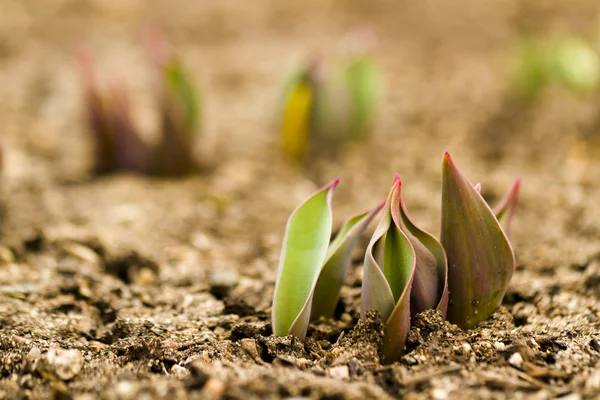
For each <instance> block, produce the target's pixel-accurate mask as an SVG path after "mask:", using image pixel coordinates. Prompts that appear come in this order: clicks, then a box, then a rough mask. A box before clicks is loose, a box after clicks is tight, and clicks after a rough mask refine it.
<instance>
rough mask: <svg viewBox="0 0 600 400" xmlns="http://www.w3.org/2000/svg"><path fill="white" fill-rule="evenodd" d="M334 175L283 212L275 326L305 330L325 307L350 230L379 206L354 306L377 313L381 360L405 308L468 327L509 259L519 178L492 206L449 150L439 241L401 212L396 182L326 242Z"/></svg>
mask: <svg viewBox="0 0 600 400" xmlns="http://www.w3.org/2000/svg"><path fill="white" fill-rule="evenodd" d="M337 183H338V181H337V180H335V181H333V182H331V183H330V184H328V185H327V186H325V187H324V188H322V189H321V190H319V191H318V192H317V193H315V194H314V195H312V196H311V197H310V198H309V199H308V200H306V201H305V202H304V203H303V204H302V205H300V206H299V207H298V208H297V209H296V210H295V211H294V212H293V213H292V215H291V216H290V219H289V221H288V225H287V229H286V234H285V238H284V244H283V249H282V253H281V260H280V265H279V270H278V275H277V283H276V286H275V297H274V301H273V315H272V318H273V331H274V333H275V334H276V335H288V334H294V335H296V336H299V337H301V338H304V336H305V335H306V329H307V325H308V323H309V321H310V320H311V319H314V318H315V317H317V316H321V315H323V316H326V317H331V316H332V315H333V309H334V308H335V303H336V302H337V299H338V297H339V291H340V288H341V286H342V283H343V280H344V277H345V276H346V274H347V271H348V265H349V262H350V258H349V257H350V253H351V251H352V248H353V247H354V245H355V243H356V239H357V237H358V235H360V233H361V232H362V231H363V230H364V229H365V227H366V226H367V225H368V224H369V222H370V220H371V219H372V218H374V216H375V215H376V214H377V213H378V212H379V211H380V210H381V209H383V213H382V215H381V217H380V219H379V223H378V225H377V227H376V228H375V232H374V234H373V236H372V238H371V240H370V243H369V245H368V246H367V249H366V253H365V258H364V273H363V285H362V293H361V315H362V316H363V317H364V316H365V314H366V313H367V312H368V311H371V310H377V311H379V313H380V314H381V316H382V319H383V321H384V323H385V327H384V341H383V362H384V363H390V362H394V361H396V360H398V359H399V358H400V357H401V356H402V355H403V354H404V351H405V350H404V347H405V343H406V338H407V336H408V332H409V330H410V327H411V318H412V317H413V316H414V315H415V314H417V313H420V312H422V311H425V310H428V309H434V310H438V311H439V312H440V313H441V314H442V316H443V317H444V318H447V319H448V321H450V322H452V323H455V324H457V325H458V326H459V327H461V328H463V329H470V328H472V327H474V326H475V325H476V324H477V323H479V322H481V321H483V320H485V319H487V318H489V316H490V315H491V314H492V313H493V312H494V311H495V310H496V308H497V307H498V306H499V305H500V304H501V302H502V298H503V297H504V294H505V293H506V290H507V287H508V284H509V282H510V279H511V277H512V275H513V272H514V268H515V257H514V253H513V250H512V247H511V245H510V242H509V240H508V231H509V225H510V222H511V219H512V216H513V213H514V209H515V206H516V203H517V198H518V192H519V187H520V180H519V179H517V180H515V182H514V184H513V185H512V187H511V188H510V189H509V191H508V193H507V194H506V195H505V197H504V198H503V200H502V201H501V202H500V204H499V205H498V207H496V209H495V211H492V209H491V208H490V206H489V205H488V204H487V203H486V201H485V200H484V199H483V197H482V196H481V194H480V190H481V185H479V184H477V185H475V186H473V185H472V184H471V183H470V182H469V181H468V180H467V178H466V177H465V176H464V175H463V174H462V173H461V172H460V171H459V169H458V168H457V167H456V165H455V164H454V162H453V160H452V158H451V157H450V155H449V154H448V153H446V154H445V155H444V158H443V163H442V230H441V240H440V241H438V240H437V239H436V238H434V237H433V236H432V235H430V234H429V233H427V232H425V231H423V230H421V229H419V228H418V227H417V226H416V225H415V223H414V222H413V221H412V219H411V218H410V217H409V215H408V212H407V209H406V205H405V204H404V200H403V197H402V192H401V188H402V183H401V181H400V178H399V176H396V177H395V178H394V182H393V185H392V189H391V190H390V193H389V195H388V197H387V200H386V201H384V202H383V203H382V204H380V205H378V206H377V207H375V208H374V209H373V210H371V211H370V212H368V213H364V214H361V215H359V216H357V217H354V218H352V219H350V220H349V221H348V222H346V224H345V225H344V227H343V228H342V229H341V230H340V233H339V234H338V236H337V237H336V238H335V239H334V240H333V241H332V242H331V244H329V245H328V240H329V235H330V233H331V221H332V212H331V196H332V195H333V189H334V188H335V186H336V185H337Z"/></svg>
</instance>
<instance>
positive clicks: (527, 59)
mask: <svg viewBox="0 0 600 400" xmlns="http://www.w3.org/2000/svg"><path fill="white" fill-rule="evenodd" d="M513 79H514V85H515V89H516V90H517V92H518V93H519V94H521V95H523V96H527V97H535V96H537V95H539V93H540V92H542V91H543V90H544V89H546V88H547V87H549V86H552V85H554V86H559V87H562V88H564V89H566V90H568V91H570V92H572V93H575V94H583V95H585V94H590V93H593V92H594V91H595V90H597V89H598V87H599V85H600V58H599V56H598V53H597V51H596V49H594V47H593V45H591V44H589V43H587V42H585V41H584V40H583V39H580V38H577V37H556V38H551V39H545V40H541V39H528V40H524V41H523V42H522V43H520V45H519V48H518V53H517V67H516V69H515V74H514V78H513Z"/></svg>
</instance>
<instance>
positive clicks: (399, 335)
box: [361, 180, 416, 362]
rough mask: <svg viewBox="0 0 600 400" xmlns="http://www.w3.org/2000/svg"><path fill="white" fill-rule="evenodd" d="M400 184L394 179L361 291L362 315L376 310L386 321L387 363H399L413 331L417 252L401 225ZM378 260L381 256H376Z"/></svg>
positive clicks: (366, 266) (371, 250)
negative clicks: (377, 248) (380, 252)
mask: <svg viewBox="0 0 600 400" xmlns="http://www.w3.org/2000/svg"><path fill="white" fill-rule="evenodd" d="M399 201H400V181H399V180H395V181H394V185H393V186H392V190H391V191H390V194H389V196H388V199H387V202H386V207H385V208H384V211H383V214H382V216H381V219H380V220H379V224H378V225H377V228H376V229H375V233H374V234H373V237H372V238H371V241H370V243H369V246H368V247H367V252H366V254H365V263H364V264H365V265H364V275H363V285H362V292H361V316H362V317H363V318H364V317H365V315H366V313H367V311H370V310H373V309H375V310H377V311H379V312H380V313H381V317H382V319H383V320H384V321H385V330H384V341H383V355H384V362H393V361H395V360H397V359H398V358H399V357H400V356H401V355H402V353H403V352H404V345H405V343H406V337H407V335H408V331H409V329H410V291H411V287H412V282H413V278H414V273H415V266H416V255H415V250H414V248H413V246H412V244H411V242H410V241H409V239H408V238H407V237H406V235H405V234H404V233H403V232H402V229H401V228H400V226H398V223H397V221H398V218H396V219H394V217H393V215H394V214H397V211H393V210H394V209H396V210H398V209H399V207H400V205H399ZM375 246H382V248H383V257H382V258H383V262H382V264H383V265H381V264H380V262H381V260H380V261H379V262H378V261H377V260H376V254H375V251H374V248H375ZM377 258H379V255H377Z"/></svg>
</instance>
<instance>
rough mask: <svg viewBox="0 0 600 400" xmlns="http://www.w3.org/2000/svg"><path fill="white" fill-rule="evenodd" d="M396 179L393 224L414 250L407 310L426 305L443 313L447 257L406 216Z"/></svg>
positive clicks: (438, 245) (445, 294)
mask: <svg viewBox="0 0 600 400" xmlns="http://www.w3.org/2000/svg"><path fill="white" fill-rule="evenodd" d="M396 180H397V181H398V192H397V193H398V194H397V195H398V199H397V203H398V205H399V207H398V208H394V210H393V211H392V215H393V218H394V220H395V221H396V224H397V225H398V226H400V227H401V229H402V231H403V232H404V234H405V235H406V237H407V238H408V240H410V242H411V244H412V246H413V248H414V249H415V254H416V268H415V277H414V280H413V285H412V291H411V314H412V315H415V314H418V313H420V312H422V311H425V310H428V309H435V310H439V311H441V313H442V315H443V316H444V317H445V315H446V309H447V307H448V261H447V260H446V253H445V251H444V248H443V247H442V245H441V244H440V242H438V240H437V239H436V238H434V237H433V236H432V235H430V234H429V233H427V232H425V231H424V230H422V229H419V228H418V227H417V226H416V225H415V224H414V223H413V222H412V220H411V219H410V217H409V216H408V212H407V210H406V205H405V204H404V199H403V198H402V191H401V189H402V183H401V182H400V178H399V177H398V176H396V178H395V181H396Z"/></svg>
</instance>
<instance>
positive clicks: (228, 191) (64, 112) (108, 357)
mask: <svg viewBox="0 0 600 400" xmlns="http://www.w3.org/2000/svg"><path fill="white" fill-rule="evenodd" d="M174 4H177V5H176V6H174ZM0 10H2V12H1V13H0V135H1V136H2V139H3V141H4V144H5V146H6V147H7V150H6V153H7V155H6V169H5V174H4V175H5V176H4V182H3V197H4V200H3V203H4V204H3V214H2V223H1V225H0V230H1V237H0V271H1V273H0V398H10V399H13V398H15V399H16V398H36V399H44V398H77V399H91V398H106V399H117V398H120V399H133V398H206V399H209V398H223V399H253V398H256V399H263V398H265V399H266V398H273V399H277V398H291V397H295V398H312V399H317V398H319V399H371V398H381V399H385V398H398V397H402V396H404V397H405V398H407V399H420V398H423V399H429V398H432V399H445V398H452V399H466V398H484V399H508V398H510V399H519V398H535V399H547V398H554V397H561V398H565V399H582V398H585V399H592V398H597V396H598V395H599V394H600V369H598V365H599V363H600V322H599V318H600V305H599V303H598V297H599V296H600V289H599V287H600V246H599V239H600V202H599V201H598V199H599V198H600V184H599V183H598V179H597V176H598V173H599V172H600V163H599V162H598V161H597V160H598V157H597V156H598V154H600V147H599V146H598V143H600V140H599V139H598V138H599V137H600V130H599V129H598V126H599V124H598V121H600V111H599V110H600V107H599V104H600V99H599V98H598V97H597V98H595V99H594V98H591V99H590V98H587V99H580V98H574V97H573V96H570V95H567V94H565V93H564V92H561V91H559V90H550V91H549V92H548V93H546V94H545V96H543V98H542V99H540V100H539V101H538V102H536V103H535V104H518V103H516V102H515V101H513V100H511V99H510V98H509V97H508V96H507V95H506V93H507V86H508V82H507V77H508V76H509V71H510V66H511V59H510V55H511V49H512V48H513V45H514V43H515V40H516V39H517V37H518V35H519V34H522V33H533V34H543V35H547V34H551V33H574V34H579V35H584V36H589V35H590V34H591V32H593V29H594V23H595V13H597V11H598V6H597V2H596V1H595V0H555V1H541V0H521V1H519V0H493V1H487V2H483V1H476V0H451V1H441V0H437V1H434V0H427V1H419V2H416V1H413V2H410V1H399V2H393V1H387V0H370V1H359V0H326V1H323V0H320V1H315V0H313V1H304V2H291V1H283V2H282V1H275V0H255V1H253V2H249V3H248V4H247V5H246V4H245V3H243V2H234V1H231V0H226V1H212V2H201V1H185V2H183V1H181V2H177V3H174V2H169V1H166V0H153V1H151V2H143V1H141V0H123V1H118V2H117V1H114V2H109V1H100V0H46V1H44V2H43V3H40V2H36V1H33V0H0ZM148 21H154V22H155V23H156V24H157V25H158V26H160V27H162V28H163V29H164V30H165V32H166V34H167V36H168V37H169V38H170V39H171V40H172V41H173V43H174V44H175V45H176V47H177V48H178V49H179V51H180V54H181V55H182V57H183V58H184V60H185V63H186V65H188V66H189V67H190V69H191V70H192V71H193V73H194V76H196V77H197V79H198V81H199V82H200V83H201V84H202V87H203V91H204V95H205V98H206V101H207V105H206V107H207V110H206V115H207V120H206V124H205V134H206V137H207V139H206V140H207V142H209V143H217V144H218V148H217V150H216V151H214V152H211V151H207V153H212V154H218V155H219V156H218V157H217V160H216V162H217V167H216V169H215V171H214V172H212V173H211V174H207V175H204V176H194V177H189V178H183V179H177V180H157V179H149V178H144V177H136V176H127V175H115V176H110V177H104V178H100V179H92V178H91V177H89V175H88V173H87V171H88V168H89V166H90V163H91V160H90V154H91V151H90V142H89V137H88V136H87V135H86V132H85V126H84V124H83V121H82V117H81V115H82V110H81V102H80V98H81V96H80V94H81V93H80V88H79V86H78V80H77V76H76V73H75V72H76V71H75V65H74V62H73V60H72V57H71V53H72V50H73V49H75V48H77V47H78V46H81V45H83V44H89V45H91V46H92V48H93V50H94V52H95V54H97V57H98V59H99V61H100V64H101V66H102V68H103V70H105V71H116V72H117V73H118V74H120V76H122V77H123V79H125V81H126V82H127V84H128V85H129V86H130V87H131V88H132V90H133V91H134V99H135V109H136V114H137V116H138V118H139V120H140V121H141V122H142V123H143V124H144V126H147V127H149V128H151V127H152V126H153V125H154V124H155V121H154V116H153V114H152V111H151V102H150V101H149V100H148V99H149V97H148V94H149V90H148V82H149V77H148V75H149V71H148V70H147V62H146V60H145V59H144V55H143V50H142V49H141V46H140V45H139V40H138V39H139V37H138V32H139V30H140V28H142V27H143V26H144V25H145V24H146V23H147V22H148ZM364 25H368V26H371V27H373V29H374V30H375V31H376V33H377V34H378V35H379V38H380V45H379V48H378V51H377V55H378V58H379V60H380V65H381V68H382V70H383V74H384V80H385V93H384V99H383V101H382V104H381V110H380V114H379V121H378V124H377V129H376V132H375V133H374V135H373V139H372V141H371V143H369V144H368V145H366V146H363V147H360V148H358V147H357V148H352V149H349V150H348V152H347V153H346V154H345V155H344V157H342V159H340V160H338V162H336V163H319V165H313V166H311V168H310V171H309V172H306V171H304V170H302V169H300V168H297V167H295V166H292V165H290V164H289V163H287V162H286V161H285V160H283V159H282V157H281V155H280V154H278V152H277V149H276V135H275V134H274V132H273V118H272V117H273V110H274V108H275V101H276V98H277V95H278V90H279V89H280V84H281V79H282V77H283V76H284V75H285V71H286V70H288V69H289V67H290V66H291V65H293V63H294V62H295V61H298V60H302V59H303V57H306V56H308V55H310V54H312V53H314V52H317V53H319V52H320V53H325V52H327V51H330V50H331V49H336V48H338V47H339V46H338V44H339V42H340V40H341V38H342V37H343V36H344V35H345V34H346V33H347V32H349V31H350V30H352V29H353V28H355V27H360V26H364ZM205 147H208V144H206V145H205ZM444 150H449V151H451V152H452V154H453V156H454V159H455V160H456V161H457V163H458V164H459V165H460V166H461V167H462V169H463V171H464V172H465V173H467V175H468V176H469V177H470V178H472V180H473V181H481V182H482V183H483V190H484V195H485V196H486V197H487V198H488V199H490V201H494V200H497V199H498V198H499V196H501V195H502V193H503V191H504V189H505V188H506V187H507V186H508V184H509V183H510V181H511V180H512V178H513V177H514V176H516V175H520V176H522V178H523V182H524V184H523V191H522V196H521V202H520V205H519V210H518V215H517V218H516V221H515V224H514V228H513V243H514V247H515V250H516V254H517V258H518V269H517V272H516V275H515V277H514V279H513V282H512V284H511V288H510V290H509V293H508V295H507V296H506V298H505V301H504V305H503V307H502V308H501V309H500V310H499V311H498V312H497V313H496V314H494V316H493V317H492V318H491V319H490V320H489V321H487V322H486V323H484V324H481V326H479V327H477V328H476V329H473V330H471V331H467V332H465V331H462V330H460V329H458V328H457V327H456V326H453V325H450V324H448V323H446V322H444V321H442V320H441V319H440V317H439V316H438V315H436V314H435V313H431V312H429V313H424V314H423V315H420V316H418V318H417V320H416V321H415V326H414V328H413V329H412V331H411V333H410V336H409V341H408V352H407V354H406V356H405V357H404V358H403V359H402V361H401V362H399V363H395V364H393V365H391V366H381V365H380V363H379V355H378V351H379V350H378V349H379V347H378V346H379V344H380V341H381V334H380V333H379V332H380V331H381V321H379V320H378V318H377V316H376V315H372V316H371V317H370V318H369V319H367V320H364V321H360V320H359V316H358V300H359V295H360V275H361V274H360V273H361V266H360V257H358V258H357V263H356V266H355V268H354V269H353V270H352V273H351V276H350V277H349V280H348V284H347V286H345V287H344V288H343V292H342V294H343V297H342V302H341V304H340V306H339V307H338V313H337V315H336V318H335V319H334V320H326V321H319V322H318V323H315V324H312V325H311V327H310V328H309V333H308V338H307V340H306V341H300V340H298V339H295V338H292V337H288V338H277V337H274V336H272V335H271V328H270V322H269V313H270V302H271V296H272V292H273V281H274V271H275V268H276V265H277V260H278V256H279V246H280V240H281V234H282V231H283V228H284V224H285V220H286V218H287V216H288V214H289V212H290V211H291V210H292V209H293V207H294V206H295V205H296V204H297V203H298V202H299V201H300V200H301V199H302V198H304V197H305V196H306V195H307V194H309V193H310V192H311V191H312V190H314V188H315V187H316V186H317V185H318V184H320V183H322V182H323V181H325V180H328V179H329V178H332V177H334V176H339V177H340V178H341V180H342V183H341V185H340V187H339V190H338V191H337V193H336V198H335V213H336V220H338V221H339V220H341V219H342V218H344V217H345V216H347V215H349V214H350V213H353V212H356V211H358V210H362V209H366V208H368V207H370V206H371V205H373V204H375V203H376V202H377V201H379V199H381V198H382V197H383V196H385V194H386V192H387V190H388V187H389V185H390V183H391V179H392V177H393V174H394V173H395V172H399V173H400V174H401V175H402V177H403V179H404V182H405V190H406V192H405V194H406V201H407V203H408V207H409V208H410V210H411V213H412V215H413V217H414V219H415V220H416V221H419V223H420V224H421V225H422V226H423V227H424V228H426V229H429V230H431V231H433V232H437V229H436V226H437V224H439V216H438V214H439V200H440V193H439V188H438V187H439V183H440V182H439V180H440V172H439V170H440V162H441V155H442V153H443V151H444ZM205 151H206V150H205ZM310 178H312V179H310ZM315 181H316V182H315ZM61 349H62V350H61ZM65 349H72V350H75V351H71V352H68V351H64V350H65Z"/></svg>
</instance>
